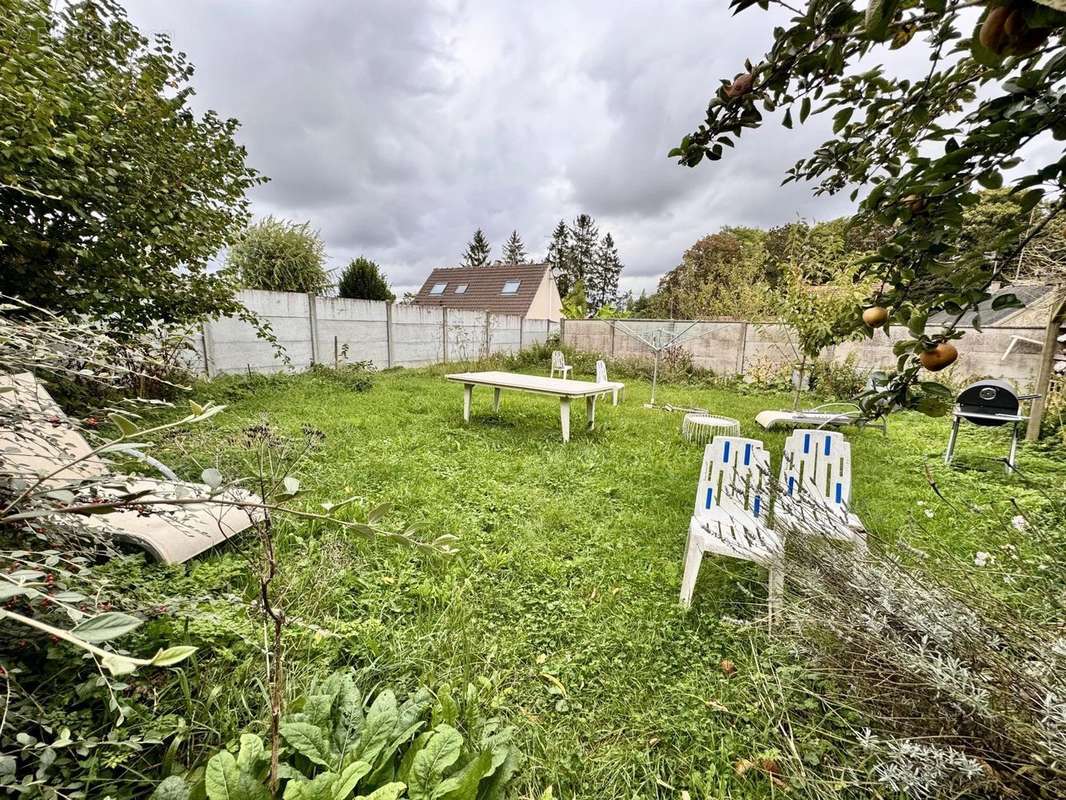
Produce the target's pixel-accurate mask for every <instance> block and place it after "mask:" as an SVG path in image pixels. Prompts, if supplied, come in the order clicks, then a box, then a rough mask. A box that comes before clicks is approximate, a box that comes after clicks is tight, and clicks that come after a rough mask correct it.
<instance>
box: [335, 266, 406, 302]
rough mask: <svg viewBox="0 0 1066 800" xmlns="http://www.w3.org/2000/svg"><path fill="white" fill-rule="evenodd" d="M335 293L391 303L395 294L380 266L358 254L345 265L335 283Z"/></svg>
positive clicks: (355, 298)
mask: <svg viewBox="0 0 1066 800" xmlns="http://www.w3.org/2000/svg"><path fill="white" fill-rule="evenodd" d="M337 294H338V295H339V296H340V297H347V298H350V299H352V300H384V301H386V302H389V303H391V302H392V301H393V300H395V299H396V295H394V294H393V293H392V290H390V289H389V284H388V282H387V281H386V280H385V276H384V275H382V274H381V267H379V266H378V265H377V264H376V263H375V262H373V261H371V260H370V259H368V258H364V257H363V256H359V258H357V259H355V260H354V261H352V262H351V263H349V264H348V266H347V267H345V268H344V272H343V274H342V275H341V280H340V283H339V284H337Z"/></svg>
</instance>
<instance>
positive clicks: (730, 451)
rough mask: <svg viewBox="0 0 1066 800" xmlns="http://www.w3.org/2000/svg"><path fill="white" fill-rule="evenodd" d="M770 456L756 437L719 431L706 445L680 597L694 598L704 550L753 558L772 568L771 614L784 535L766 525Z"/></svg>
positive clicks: (777, 597)
mask: <svg viewBox="0 0 1066 800" xmlns="http://www.w3.org/2000/svg"><path fill="white" fill-rule="evenodd" d="M770 481H771V473H770V456H769V454H768V453H767V452H766V450H765V449H763V444H762V442H760V441H759V440H757V439H745V438H742V437H740V436H716V437H714V439H713V440H712V441H711V443H710V444H709V445H707V447H706V448H705V449H704V451H703V465H702V466H701V467H700V478H699V485H698V487H697V490H696V504H695V508H694V510H693V513H692V519H691V521H690V522H689V527H688V545H687V548H686V551H685V570H684V575H683V577H682V579H681V603H682V604H683V605H685V606H688V605H691V603H692V591H693V589H694V588H695V586H696V577H697V575H698V574H699V570H700V563H701V562H702V560H703V554H704V553H713V554H714V555H720V556H728V557H730V558H739V559H742V560H744V561H753V562H755V563H756V564H759V565H761V566H764V567H766V568H767V569H768V570H769V572H770V578H769V584H770V590H769V594H770V616H771V618H772V617H773V616H774V615H775V613H776V611H777V609H778V608H779V607H780V604H781V599H782V594H783V590H784V573H783V572H782V570H781V556H782V553H783V549H784V537H783V536H782V535H781V534H779V533H777V532H776V531H774V530H772V529H770V528H769V527H768V526H767V525H766V522H765V520H766V517H767V514H768V512H769V497H768V489H769V483H770Z"/></svg>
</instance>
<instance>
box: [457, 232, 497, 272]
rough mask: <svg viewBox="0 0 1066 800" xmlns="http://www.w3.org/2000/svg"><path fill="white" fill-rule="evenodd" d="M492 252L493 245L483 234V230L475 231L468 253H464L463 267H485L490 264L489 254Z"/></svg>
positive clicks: (467, 248) (467, 249) (468, 246)
mask: <svg viewBox="0 0 1066 800" xmlns="http://www.w3.org/2000/svg"><path fill="white" fill-rule="evenodd" d="M491 250H492V245H490V244H489V240H488V239H486V238H485V234H484V233H482V231H481V228H478V229H477V230H476V231H474V238H473V239H471V240H470V243H469V244H468V245H467V246H466V252H465V253H463V266H464V267H484V266H487V265H488V263H489V252H491Z"/></svg>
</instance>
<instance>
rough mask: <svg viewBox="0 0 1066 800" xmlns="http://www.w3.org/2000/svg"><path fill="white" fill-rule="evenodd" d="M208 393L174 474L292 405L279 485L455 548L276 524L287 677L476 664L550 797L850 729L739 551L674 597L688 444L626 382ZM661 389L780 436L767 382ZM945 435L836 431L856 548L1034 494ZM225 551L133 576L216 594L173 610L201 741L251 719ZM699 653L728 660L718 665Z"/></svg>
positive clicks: (236, 582) (242, 637) (1006, 509)
mask: <svg viewBox="0 0 1066 800" xmlns="http://www.w3.org/2000/svg"><path fill="white" fill-rule="evenodd" d="M578 377H581V376H578ZM206 391H207V394H209V395H210V394H212V393H213V394H214V395H215V396H216V397H217V398H218V399H221V400H224V401H227V402H229V403H230V405H229V408H228V409H227V410H226V411H225V412H224V413H223V414H222V415H220V416H219V417H217V418H216V419H217V420H218V426H217V427H216V428H215V429H213V430H211V431H210V432H206V431H191V432H189V433H187V434H184V435H182V436H180V437H177V438H175V439H174V440H173V441H172V442H171V443H170V445H169V447H170V448H171V450H172V452H173V453H175V454H178V455H177V458H178V461H179V463H181V462H182V461H184V464H183V466H184V467H185V468H186V470H187V471H188V472H189V473H190V474H196V473H197V472H198V469H199V468H202V467H206V466H211V465H213V464H214V463H215V462H216V461H218V462H219V463H220V464H221V465H222V467H223V469H226V468H227V465H228V464H230V463H231V462H232V457H233V456H234V455H236V454H238V453H239V451H240V449H241V447H242V445H241V435H240V432H241V431H242V429H244V428H245V427H246V426H248V425H250V424H252V423H254V422H256V421H258V419H259V418H260V415H261V414H266V415H267V416H268V417H269V419H270V421H271V423H272V424H274V425H276V426H277V427H278V428H279V429H280V430H281V431H282V432H286V433H289V434H292V435H296V436H298V435H299V432H300V429H301V426H303V425H311V426H314V427H315V428H317V429H319V430H321V431H322V432H323V433H324V435H325V438H324V439H323V441H322V443H321V446H320V448H319V449H318V450H317V451H316V452H315V453H314V454H313V455H312V456H311V458H310V459H309V460H308V461H306V462H305V463H304V464H303V466H302V468H301V471H300V475H299V478H300V479H301V482H302V485H303V487H304V490H305V494H304V495H303V496H302V497H301V498H299V499H298V500H297V504H298V505H300V504H302V505H303V506H304V507H306V508H316V507H317V506H318V504H319V503H320V502H322V501H326V500H334V501H335V500H340V499H344V498H346V497H349V496H356V497H358V498H359V500H358V503H357V504H356V505H357V507H358V510H360V511H361V512H362V513H365V512H366V511H367V510H369V509H370V508H372V507H374V506H376V505H378V504H379V503H382V502H389V503H391V504H393V506H394V510H393V511H392V512H390V513H389V514H388V515H387V516H386V517H385V519H384V523H383V524H384V526H385V527H388V526H394V527H399V526H401V525H403V524H404V523H406V522H413V521H420V522H424V523H425V525H426V533H427V535H432V534H437V533H454V534H456V535H457V536H459V537H460V545H459V549H460V554H459V555H458V556H457V557H456V558H454V559H452V560H451V561H447V562H443V563H438V562H436V561H434V560H433V559H430V558H427V557H425V556H423V555H420V554H418V553H415V552H412V551H410V550H407V549H403V548H401V547H398V546H395V545H391V544H385V543H376V544H365V543H362V542H360V541H355V540H352V539H350V538H347V537H344V536H341V535H339V534H338V533H337V532H336V531H332V530H330V529H329V528H328V527H325V526H320V525H308V524H306V523H295V522H285V523H283V524H282V531H281V535H282V539H281V563H282V570H283V574H284V577H283V584H284V587H285V594H284V603H285V605H286V608H287V612H288V615H289V617H290V618H291V619H292V620H293V622H292V625H291V626H290V635H289V642H290V648H289V655H290V659H291V670H292V674H291V676H290V691H296V689H297V688H298V686H299V685H300V684H301V683H302V682H303V681H305V680H306V679H307V678H308V677H309V676H310V675H311V674H322V673H325V672H328V671H329V670H330V669H332V668H334V667H336V666H339V665H352V666H354V667H356V668H357V669H359V670H360V671H361V672H362V674H363V676H364V680H365V682H366V683H367V686H368V688H369V686H370V685H372V684H376V685H380V684H383V683H389V684H392V685H413V684H414V683H416V682H419V681H421V682H426V683H428V684H429V685H431V686H435V687H440V686H443V685H451V686H453V687H459V688H462V687H465V686H466V684H468V683H474V684H475V685H478V684H479V681H480V684H482V685H487V684H485V680H487V681H488V682H490V683H491V686H492V689H491V691H486V692H485V693H486V695H487V696H491V697H493V698H494V700H493V701H492V702H494V703H495V704H497V705H498V706H499V712H500V713H501V714H503V715H504V716H505V717H506V718H507V719H508V720H509V721H510V722H511V723H512V724H515V725H516V726H517V727H518V728H519V731H520V741H522V742H523V745H524V748H525V751H526V752H527V754H528V756H529V760H528V761H527V763H526V766H525V768H524V770H523V773H522V780H521V781H520V787H521V788H520V791H521V793H522V794H523V795H528V796H537V795H538V793H539V791H541V790H543V789H544V788H545V787H546V786H548V785H549V784H552V785H554V788H555V793H556V796H557V797H558V796H562V797H582V798H616V797H653V796H662V797H678V796H679V794H680V792H681V791H682V790H687V791H689V792H690V793H691V795H692V796H693V797H696V798H699V797H723V798H724V797H746V796H769V795H770V794H772V793H773V792H775V791H780V789H781V788H782V786H781V785H780V784H778V785H776V786H775V784H774V783H773V781H772V780H771V779H770V778H769V776H767V775H766V774H765V773H764V772H761V771H759V770H752V771H749V772H748V774H746V775H738V774H737V772H736V770H735V765H736V764H737V763H738V761H741V760H743V759H753V758H755V759H757V758H759V757H760V756H761V755H765V754H767V752H770V753H772V751H773V750H774V749H775V748H777V749H780V748H783V747H789V748H794V751H793V752H792V755H798V756H799V757H800V758H801V759H802V761H803V762H804V763H806V764H807V765H809V766H812V767H813V766H817V765H819V764H821V765H824V766H825V767H826V769H825V770H824V771H822V772H821V774H823V775H826V774H831V773H832V771H833V769H834V768H837V767H840V766H846V761H847V759H848V758H849V757H850V756H849V753H850V752H851V751H852V745H853V743H852V742H851V741H850V740H849V739H848V738H847V737H845V736H844V735H843V733H842V731H843V728H842V727H841V726H840V725H839V724H838V720H836V719H835V718H834V717H833V715H832V713H831V712H830V711H828V710H827V709H826V708H824V707H823V705H822V704H821V703H820V702H819V701H818V700H817V699H816V697H815V694H814V692H815V690H816V689H817V683H816V682H815V680H814V678H813V677H811V676H809V675H807V674H806V673H805V672H804V671H803V670H802V669H801V667H800V666H790V665H789V656H788V655H787V654H784V653H779V652H776V651H775V647H774V645H773V643H772V642H769V641H767V639H766V637H764V636H762V635H761V634H760V633H759V631H760V630H761V626H760V625H759V620H760V617H761V616H762V614H763V613H764V608H763V603H764V600H765V586H764V580H765V579H764V576H763V574H762V573H761V572H760V570H758V569H757V568H755V567H754V566H752V565H748V564H743V563H739V562H729V561H722V560H717V559H714V558H707V559H705V561H704V567H703V570H702V573H701V576H700V581H699V585H698V586H697V589H696V594H695V603H694V607H693V609H692V610H691V611H690V612H688V613H685V612H684V611H682V609H681V608H680V607H679V605H678V602H677V598H678V590H679V584H680V578H681V566H682V555H683V548H684V543H685V536H686V530H687V524H688V519H689V515H690V513H691V507H692V503H693V497H694V491H695V480H696V475H697V472H698V469H699V464H700V459H701V455H702V454H701V450H700V449H699V448H697V447H695V446H692V445H689V444H687V443H685V442H683V441H682V439H681V437H680V426H681V415H679V414H676V413H667V412H663V411H656V410H648V409H645V408H643V407H642V404H643V403H644V402H645V401H646V400H647V399H648V396H649V386H648V385H646V384H643V383H634V382H630V383H629V385H628V387H627V390H626V397H625V400H624V402H623V403H622V404H621V405H619V406H618V407H611V405H610V402H609V401H607V402H601V403H600V404H599V406H598V414H597V416H598V419H597V422H598V424H597V427H596V430H595V431H593V432H586V431H585V430H584V407H583V404H581V405H578V404H576V403H575V408H574V420H573V427H574V435H573V440H572V441H571V442H570V443H569V444H563V443H562V441H561V440H560V434H559V419H558V414H559V409H558V402H557V401H555V400H554V399H552V398H544V397H535V396H531V395H525V394H516V393H505V394H504V396H503V405H502V408H501V411H500V414H499V415H498V416H496V415H493V413H492V410H491V392H490V391H489V390H475V393H474V411H473V420H472V422H471V424H469V425H464V424H463V421H462V387H461V386H459V385H455V384H451V383H448V382H446V381H445V380H444V379H443V377H442V373H441V372H439V371H390V372H385V373H382V374H380V375H378V376H377V379H376V384H375V386H374V388H373V389H372V390H370V391H368V392H365V393H354V392H350V391H347V390H345V389H344V388H343V387H342V386H339V385H337V384H336V383H334V382H332V381H330V380H324V379H321V378H312V377H304V378H298V379H294V378H289V379H283V380H278V381H271V380H264V381H261V382H256V383H255V384H254V388H253V389H251V390H247V389H245V390H244V391H243V392H238V391H236V390H235V388H234V386H233V385H232V384H231V385H229V386H228V387H227V385H226V384H222V385H220V386H216V387H214V388H212V387H208V388H207V390H206ZM659 400H660V401H661V402H669V403H673V404H677V405H698V406H702V407H704V408H708V409H711V410H713V411H714V412H717V413H721V414H725V415H728V416H732V417H735V418H737V419H739V420H740V421H741V426H742V431H743V433H744V435H749V436H755V437H758V438H761V439H763V440H764V441H766V443H767V445H768V447H769V449H770V450H771V452H772V455H773V464H774V468H775V469H776V468H777V465H778V464H779V460H780V456H781V447H782V444H783V440H784V434H783V433H779V432H775V433H767V432H766V431H763V430H762V429H760V428H758V427H757V426H756V425H755V423H754V417H755V414H756V413H757V412H758V411H760V410H763V409H766V408H787V407H789V403H790V398H789V397H786V396H775V395H767V394H760V393H745V392H738V391H727V390H709V389H699V388H693V387H687V386H673V385H668V386H660V388H659ZM219 430H221V432H222V434H223V438H222V445H221V446H220V445H219V439H218V431H219ZM947 432H948V422H947V420H946V419H929V418H926V417H922V416H919V415H916V414H911V413H904V414H899V415H898V416H896V417H894V418H893V419H892V420H891V422H890V425H889V433H888V436H887V437H885V436H883V435H882V434H881V433H880V432H879V431H874V430H868V431H850V432H849V434H848V437H849V440H850V441H851V443H852V448H853V451H852V452H853V471H854V487H855V488H854V498H853V506H854V510H855V511H856V512H857V513H858V514H859V515H860V516H861V517H862V518H863V519H864V520H865V521H866V522H867V524H868V526H869V527H870V529H871V530H872V532H873V534H874V540H875V541H874V547H877V546H879V545H878V542H877V540H878V539H882V540H887V541H891V540H894V539H895V538H896V537H904V538H906V539H907V540H908V541H910V542H912V543H913V544H915V545H917V546H921V545H922V543H923V542H926V543H928V542H934V541H935V542H941V543H943V542H950V543H952V546H953V547H954V548H956V549H957V551H958V552H959V553H961V554H963V555H966V556H967V557H968V554H970V553H972V552H975V551H977V550H986V551H990V552H996V548H997V547H998V545H999V543H998V542H997V541H995V540H994V534H993V533H992V531H993V530H995V526H994V525H993V524H992V522H993V521H995V520H996V519H997V518H1001V517H1003V516H1004V515H1007V516H1010V515H1012V514H1014V513H1016V512H1015V511H1014V510H1013V507H1012V506H1011V505H1010V502H1009V501H1010V499H1011V498H1017V499H1018V500H1019V501H1020V502H1021V503H1023V504H1024V503H1026V502H1034V503H1038V502H1040V498H1039V491H1038V490H1037V489H1035V488H1024V487H1023V481H1022V480H1020V479H1019V478H1013V479H1012V478H1008V477H1006V476H1005V475H1004V474H1003V471H1002V464H1000V463H999V462H997V461H995V460H994V459H995V458H996V457H999V456H1001V455H1003V454H1005V452H1006V447H1007V433H1006V431H1004V430H998V431H992V432H982V431H977V430H976V429H974V428H973V427H972V426H969V427H968V428H967V429H966V430H964V435H963V436H962V437H961V438H960V442H959V464H958V465H957V466H956V467H955V468H947V467H945V466H944V465H943V464H942V463H941V460H940V458H941V453H942V450H943V447H944V444H945V441H946V438H947ZM181 454H184V455H181ZM1020 467H1021V469H1022V470H1023V472H1025V473H1026V474H1027V475H1028V476H1029V478H1030V479H1032V480H1033V482H1034V484H1039V483H1043V484H1044V485H1045V486H1046V487H1047V488H1048V489H1050V490H1061V488H1062V486H1063V482H1064V476H1066V464H1064V463H1063V462H1062V461H1061V460H1058V459H1057V458H1056V457H1055V456H1054V455H1049V454H1047V453H1043V452H1041V451H1039V450H1038V449H1036V448H1033V447H1025V448H1023V450H1022V454H1021V459H1020ZM926 470H928V476H930V477H932V478H934V479H935V480H937V481H938V483H939V485H940V486H941V489H942V491H943V492H944V493H945V495H947V496H948V497H949V499H950V500H951V501H952V505H951V506H948V505H946V504H945V503H943V502H942V501H940V500H939V499H938V498H937V496H936V495H935V494H934V492H933V491H932V489H931V488H930V485H929V482H928V480H927V473H926ZM247 573H248V570H247V567H246V563H245V560H244V557H243V556H242V554H241V553H240V551H239V549H238V548H235V547H230V548H229V549H224V550H221V551H219V552H217V553H214V554H212V555H210V556H208V557H205V558H203V559H200V560H199V561H198V562H197V563H196V564H193V565H191V566H190V567H188V568H187V570H185V571H183V570H181V569H175V570H169V571H168V570H163V569H162V568H158V567H145V568H144V578H145V580H146V581H149V582H151V583H155V582H161V581H164V580H166V581H170V582H171V584H170V585H172V586H178V587H180V588H182V589H183V590H189V591H190V592H193V593H199V594H201V595H202V596H204V597H206V598H213V599H209V600H208V603H209V607H213V609H214V611H213V612H212V613H207V614H203V613H201V614H198V615H196V616H195V617H194V618H193V619H192V620H191V621H190V623H189V633H188V636H189V637H190V638H191V639H192V640H194V641H196V642H197V643H200V644H201V646H202V648H203V650H202V655H201V656H200V657H199V661H198V664H197V665H196V666H195V667H193V670H194V671H195V672H196V673H197V674H195V675H192V676H190V683H192V684H193V686H194V687H196V686H200V687H202V690H200V691H197V690H195V689H194V691H193V693H192V695H191V696H189V697H186V699H185V703H186V706H185V709H186V714H187V715H188V716H189V717H191V718H192V720H191V721H192V723H193V730H194V732H195V734H196V735H197V736H199V737H200V739H201V741H202V742H203V744H204V746H207V745H209V744H214V745H217V744H218V741H219V739H222V740H225V739H227V738H228V737H231V736H233V735H234V734H235V732H236V731H237V729H238V726H243V725H247V724H253V725H254V723H255V720H257V719H259V718H260V716H261V715H262V712H263V708H264V705H263V690H262V685H261V678H260V675H261V673H262V659H261V657H260V656H259V655H258V652H259V651H258V648H259V647H260V646H261V644H262V632H261V628H259V627H258V626H257V624H256V623H255V622H254V621H253V617H252V615H250V614H249V608H248V604H249V601H250V600H251V598H252V597H253V593H252V592H251V588H250V587H251V585H252V584H251V581H250V579H249V578H248V574H247ZM227 593H228V594H227ZM722 659H729V660H731V661H733V662H734V663H735V664H736V667H737V671H736V674H735V675H733V676H732V677H728V676H726V675H725V674H724V673H723V671H722V669H721V666H720V662H721V660H722ZM771 663H773V664H775V665H777V667H778V669H777V670H775V675H776V676H777V677H775V679H774V680H772V681H770V680H768V679H767V675H768V665H769V664H771ZM782 670H783V671H782ZM781 675H785V676H787V680H783V679H782V678H781V677H780V676H781ZM481 679H485V680H481ZM768 692H769V693H770V695H771V696H767V693H768ZM767 708H771V709H774V711H773V712H772V713H768V711H767ZM788 743H790V744H788ZM813 775H815V773H813V772H812V776H813ZM812 779H813V777H812ZM793 783H795V781H793ZM800 794H801V796H802V791H800Z"/></svg>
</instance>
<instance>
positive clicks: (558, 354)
mask: <svg viewBox="0 0 1066 800" xmlns="http://www.w3.org/2000/svg"><path fill="white" fill-rule="evenodd" d="M571 369H573V367H571V366H569V365H568V364H567V363H566V357H565V356H563V351H562V350H552V371H551V373H550V374H549V375H548V377H549V378H554V377H555V373H556V372H558V373H559V374H561V375H562V376H563V378H564V379H566V378H569V377H570V370H571Z"/></svg>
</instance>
